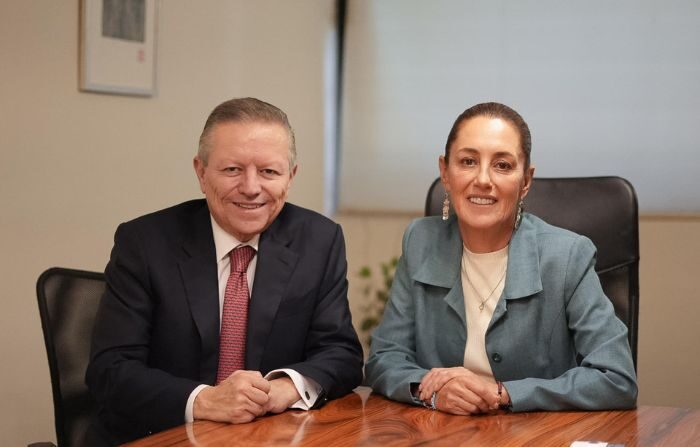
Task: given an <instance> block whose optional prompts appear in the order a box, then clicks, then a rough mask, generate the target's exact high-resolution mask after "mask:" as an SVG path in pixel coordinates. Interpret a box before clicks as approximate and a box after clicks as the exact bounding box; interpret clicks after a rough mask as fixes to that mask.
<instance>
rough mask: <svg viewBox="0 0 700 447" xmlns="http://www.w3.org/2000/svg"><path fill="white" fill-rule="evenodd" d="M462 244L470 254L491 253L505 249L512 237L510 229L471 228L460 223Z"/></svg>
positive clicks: (511, 229)
mask: <svg viewBox="0 0 700 447" xmlns="http://www.w3.org/2000/svg"><path fill="white" fill-rule="evenodd" d="M459 233H460V235H461V236H462V243H464V246H465V247H467V250H469V251H471V252H472V253H492V252H494V251H498V250H500V249H502V248H504V247H506V246H507V245H508V244H509V243H510V239H511V237H512V236H513V228H512V227H500V228H486V229H483V228H471V227H466V226H465V225H462V224H461V222H460V225H459Z"/></svg>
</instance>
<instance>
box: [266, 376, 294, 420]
mask: <svg viewBox="0 0 700 447" xmlns="http://www.w3.org/2000/svg"><path fill="white" fill-rule="evenodd" d="M269 397H270V399H269V400H268V401H267V404H265V411H266V412H270V413H281V412H283V411H284V410H286V409H287V408H289V406H290V405H292V404H293V403H294V402H296V401H298V400H299V399H301V396H299V392H298V391H297V389H296V387H295V386H294V382H292V379H290V378H289V377H287V376H283V377H278V378H276V379H273V380H270V393H269Z"/></svg>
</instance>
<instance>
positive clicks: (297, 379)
mask: <svg viewBox="0 0 700 447" xmlns="http://www.w3.org/2000/svg"><path fill="white" fill-rule="evenodd" d="M284 375H286V376H287V377H289V378H290V379H292V383H294V387H295V388H296V389H297V393H299V396H301V399H299V400H298V401H296V402H294V403H293V404H292V405H290V406H289V408H296V409H297V410H310V409H311V408H312V407H313V406H314V404H315V403H316V400H317V399H318V395H319V394H320V393H321V385H319V384H318V383H317V382H316V381H315V380H314V379H311V378H309V377H305V376H302V375H301V374H299V373H298V372H296V371H294V370H293V369H289V368H282V369H275V370H274V371H270V372H269V373H267V375H265V379H266V380H274V379H277V378H279V377H282V376H284Z"/></svg>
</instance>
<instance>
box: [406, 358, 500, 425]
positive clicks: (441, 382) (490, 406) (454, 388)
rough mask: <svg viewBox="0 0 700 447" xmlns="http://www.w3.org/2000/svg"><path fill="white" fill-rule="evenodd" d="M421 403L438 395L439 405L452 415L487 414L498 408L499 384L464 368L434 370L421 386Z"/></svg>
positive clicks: (439, 407) (424, 378)
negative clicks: (434, 394)
mask: <svg viewBox="0 0 700 447" xmlns="http://www.w3.org/2000/svg"><path fill="white" fill-rule="evenodd" d="M418 389H419V391H420V395H419V398H420V399H421V400H425V401H427V400H430V399H431V397H432V395H433V393H438V396H437V402H436V406H437V408H438V409H439V410H441V411H445V412H447V413H452V414H461V415H465V414H474V413H487V412H490V411H494V410H497V409H498V385H497V384H496V383H494V382H489V381H486V380H484V379H482V378H481V377H479V376H477V375H476V374H474V373H473V372H471V371H469V370H468V369H467V368H464V367H461V366H459V367H455V368H433V369H431V370H430V372H429V373H428V374H426V375H425V377H423V380H422V381H421V384H420V386H419V388H418Z"/></svg>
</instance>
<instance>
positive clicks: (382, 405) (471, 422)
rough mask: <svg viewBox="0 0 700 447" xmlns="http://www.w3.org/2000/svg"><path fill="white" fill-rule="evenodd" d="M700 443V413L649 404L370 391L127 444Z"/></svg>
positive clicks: (629, 446)
mask: <svg viewBox="0 0 700 447" xmlns="http://www.w3.org/2000/svg"><path fill="white" fill-rule="evenodd" d="M576 440H586V441H605V442H608V443H613V444H624V445H625V446H626V447H635V446H638V447H651V446H695V445H697V446H700V410H692V409H684V408H669V407H648V406H643V407H640V408H638V409H636V410H629V411H597V412H533V413H519V414H514V413H499V414H493V415H483V416H452V415H448V414H444V413H440V412H436V411H430V410H427V409H425V408H422V407H416V406H410V405H405V404H401V403H396V402H392V401H389V400H387V399H385V398H383V397H381V396H378V395H375V394H370V392H369V389H367V388H358V389H357V390H356V391H355V392H354V393H351V394H350V395H348V396H346V397H344V398H342V399H338V400H335V401H331V402H329V403H328V404H327V405H326V406H325V407H323V408H322V409H320V410H312V411H308V412H303V411H287V412H285V413H282V414H279V415H275V416H266V417H263V418H260V419H257V420H255V421H253V422H251V423H249V424H241V425H229V424H221V423H216V422H207V421H197V422H194V423H192V424H185V425H182V426H180V427H176V428H173V429H171V430H168V431H165V432H162V433H158V434H156V435H153V436H150V437H148V438H144V439H141V440H139V441H135V442H133V443H130V444H128V445H129V446H132V447H149V446H150V447H153V446H198V447H209V446H233V445H235V446H239V445H240V446H276V445H299V446H301V445H303V446H319V447H326V446H341V447H343V446H348V447H349V446H382V447H388V446H411V445H431V446H433V445H435V446H443V445H444V446H450V447H455V446H462V445H481V446H489V445H498V446H501V447H503V446H505V447H507V446H538V447H549V446H552V447H554V446H556V447H561V446H569V445H570V444H571V443H572V442H573V441H576Z"/></svg>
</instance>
